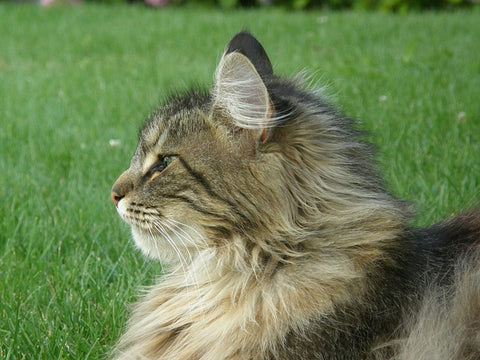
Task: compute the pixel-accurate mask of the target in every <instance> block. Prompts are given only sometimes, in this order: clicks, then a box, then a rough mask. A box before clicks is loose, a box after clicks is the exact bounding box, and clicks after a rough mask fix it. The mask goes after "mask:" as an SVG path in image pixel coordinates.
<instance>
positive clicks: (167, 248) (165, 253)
mask: <svg viewBox="0 0 480 360" xmlns="http://www.w3.org/2000/svg"><path fill="white" fill-rule="evenodd" d="M132 236H133V240H134V242H135V245H136V246H137V248H139V249H140V251H141V252H142V253H143V255H145V256H146V257H147V258H150V259H152V260H158V261H160V262H161V263H162V264H166V265H174V264H177V263H179V262H180V261H181V259H180V257H181V256H185V255H184V254H182V252H181V251H180V249H179V248H176V247H174V246H173V245H172V244H170V243H169V242H168V241H167V240H166V239H164V238H162V237H160V236H152V234H149V233H147V232H145V231H144V230H142V229H137V228H135V227H132Z"/></svg>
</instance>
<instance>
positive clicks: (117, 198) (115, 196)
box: [110, 188, 124, 206]
mask: <svg viewBox="0 0 480 360" xmlns="http://www.w3.org/2000/svg"><path fill="white" fill-rule="evenodd" d="M110 197H111V198H112V201H113V203H114V204H115V206H118V202H119V201H120V200H122V199H123V198H124V196H123V195H121V194H119V192H118V191H117V189H115V188H113V189H112V193H111V194H110Z"/></svg>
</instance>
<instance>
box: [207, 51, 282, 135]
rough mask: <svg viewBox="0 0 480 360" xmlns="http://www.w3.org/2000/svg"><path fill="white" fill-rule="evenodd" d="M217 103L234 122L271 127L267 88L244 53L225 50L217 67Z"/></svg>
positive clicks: (238, 124)
mask: <svg viewBox="0 0 480 360" xmlns="http://www.w3.org/2000/svg"><path fill="white" fill-rule="evenodd" d="M214 99H215V107H217V108H220V109H221V110H223V111H224V112H226V113H227V114H228V115H229V116H230V117H231V118H232V119H233V122H234V123H235V125H237V126H238V127H241V128H245V129H259V130H262V129H264V128H267V127H269V119H270V118H271V116H272V112H273V109H272V106H271V101H270V97H269V95H268V91H267V88H266V86H265V84H264V82H263V80H262V78H261V77H260V75H259V74H258V72H257V70H256V69H255V67H254V66H253V64H252V62H251V61H250V60H249V59H248V58H247V57H246V56H244V55H243V54H241V53H238V52H232V53H227V54H224V55H223V57H222V59H221V61H220V63H219V65H218V68H217V71H216V76H215V87H214Z"/></svg>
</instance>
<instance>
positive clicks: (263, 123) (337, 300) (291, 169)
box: [112, 32, 480, 360]
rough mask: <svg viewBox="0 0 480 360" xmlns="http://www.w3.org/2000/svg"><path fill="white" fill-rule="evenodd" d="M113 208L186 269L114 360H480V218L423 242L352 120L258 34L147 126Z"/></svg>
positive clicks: (153, 251) (152, 250)
mask: <svg viewBox="0 0 480 360" xmlns="http://www.w3.org/2000/svg"><path fill="white" fill-rule="evenodd" d="M112 199H113V201H114V202H115V204H116V206H117V210H118V212H119V214H120V216H121V217H122V218H123V219H124V220H125V221H126V222H127V223H128V224H129V225H130V226H131V228H132V233H133V238H134V240H135V243H136V245H137V246H138V247H139V248H140V249H141V250H142V251H143V252H144V253H145V254H146V255H147V256H150V257H152V258H154V259H158V260H160V261H162V262H163V263H169V264H170V265H171V268H172V271H171V272H170V273H169V274H168V275H166V276H164V277H162V279H161V280H160V281H159V283H158V284H157V285H154V286H152V287H151V288H150V289H149V290H148V292H147V294H146V295H144V296H143V297H142V298H141V299H140V300H139V301H138V303H137V304H136V305H135V308H134V310H133V313H132V316H131V318H130V320H129V322H128V326H127V330H126V332H125V334H124V335H123V336H122V337H121V339H120V341H119V343H118V346H117V347H116V349H115V351H114V355H113V356H114V358H115V359H118V360H120V359H152V360H153V359H162V360H187V359H188V360H240V359H242V360H267V359H268V360H273V359H278V360H312V359H342V360H348V359H398V360H411V359H474V358H476V359H478V358H479V357H480V340H479V336H480V335H479V334H480V276H479V266H478V264H479V262H478V261H476V260H475V259H478V256H479V255H478V254H479V243H480V211H479V210H472V211H470V212H467V213H464V214H461V215H459V216H457V217H455V218H453V219H451V220H450V221H447V222H443V223H440V224H437V225H434V226H432V227H429V228H413V227H411V226H410V225H409V222H410V220H411V218H412V212H411V210H410V208H409V206H408V205H406V204H405V203H404V202H403V201H400V200H398V199H396V198H395V197H394V196H392V195H391V194H390V193H389V192H388V191H387V190H386V188H385V184H384V182H383V180H382V178H381V176H380V175H379V174H378V172H377V170H376V167H375V162H374V159H373V150H372V146H371V145H370V144H368V143H367V142H365V141H364V140H363V134H362V133H361V132H360V131H358V130H356V128H355V125H354V122H353V121H352V120H351V119H349V118H347V117H345V116H343V115H341V114H339V113H338V112H336V111H335V110H334V109H332V107H330V106H329V105H328V104H327V103H326V102H325V101H324V100H323V99H322V98H321V97H319V96H318V94H316V93H315V92H312V91H308V90H304V87H303V85H302V84H301V82H299V81H298V80H291V79H283V78H280V77H277V76H275V75H274V74H273V70H272V65H271V63H270V61H269V59H268V57H267V55H266V53H265V50H264V49H263V47H262V46H261V45H260V43H258V41H257V40H256V39H255V38H254V37H253V36H252V35H251V34H249V33H247V32H241V33H239V34H237V35H236V36H235V37H234V38H233V39H232V40H231V41H230V42H229V44H228V45H227V47H226V49H225V51H224V54H223V56H222V58H221V60H220V63H219V65H218V67H217V71H216V74H215V83H214V86H213V89H212V90H211V91H210V92H202V91H197V90H192V91H190V92H187V93H184V94H179V95H175V96H173V97H172V98H170V99H168V100H167V101H166V102H165V104H164V105H163V106H162V107H161V108H160V109H159V110H158V111H157V112H155V113H154V114H153V115H152V116H151V117H150V118H149V119H148V120H147V121H146V123H145V125H144V126H143V128H142V129H141V131H140V135H139V144H138V147H137V149H136V152H135V154H134V156H133V158H132V161H131V165H130V167H129V169H128V170H127V171H125V172H124V173H123V174H122V175H121V176H120V178H119V179H118V180H117V181H116V182H115V184H114V186H113V188H112ZM451 309H454V310H451ZM454 329H460V330H461V332H459V333H458V336H457V337H456V338H455V339H454V340H449V339H448V336H450V335H451V334H452V331H454ZM411 334H413V336H410V335H411ZM447 335H448V336H447ZM452 341H453V342H454V345H452ZM422 354H423V355H422ZM425 354H426V355H425ZM422 356H423V357H422Z"/></svg>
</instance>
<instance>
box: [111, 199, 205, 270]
mask: <svg viewBox="0 0 480 360" xmlns="http://www.w3.org/2000/svg"><path fill="white" fill-rule="evenodd" d="M117 211H118V213H119V215H120V217H121V218H122V219H123V220H124V221H125V222H126V223H127V224H128V225H130V227H131V229H132V234H133V239H134V241H135V244H136V245H137V246H138V247H139V248H140V249H141V250H142V252H143V253H145V254H146V255H147V256H149V257H151V258H154V259H158V260H161V261H162V262H168V263H173V262H178V261H179V260H181V261H182V262H189V261H188V259H191V258H192V255H193V253H194V252H198V251H199V250H200V249H201V248H204V247H205V246H204V245H205V241H204V239H205V236H203V235H202V234H201V232H200V231H198V230H197V229H195V228H194V227H192V226H190V225H188V224H185V223H183V222H180V221H177V220H174V219H171V218H168V217H166V216H164V215H163V214H162V213H161V212H160V211H159V210H158V209H156V208H154V207H148V206H145V205H144V204H138V203H134V202H132V203H129V204H127V202H125V201H120V202H119V203H118V206H117Z"/></svg>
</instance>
